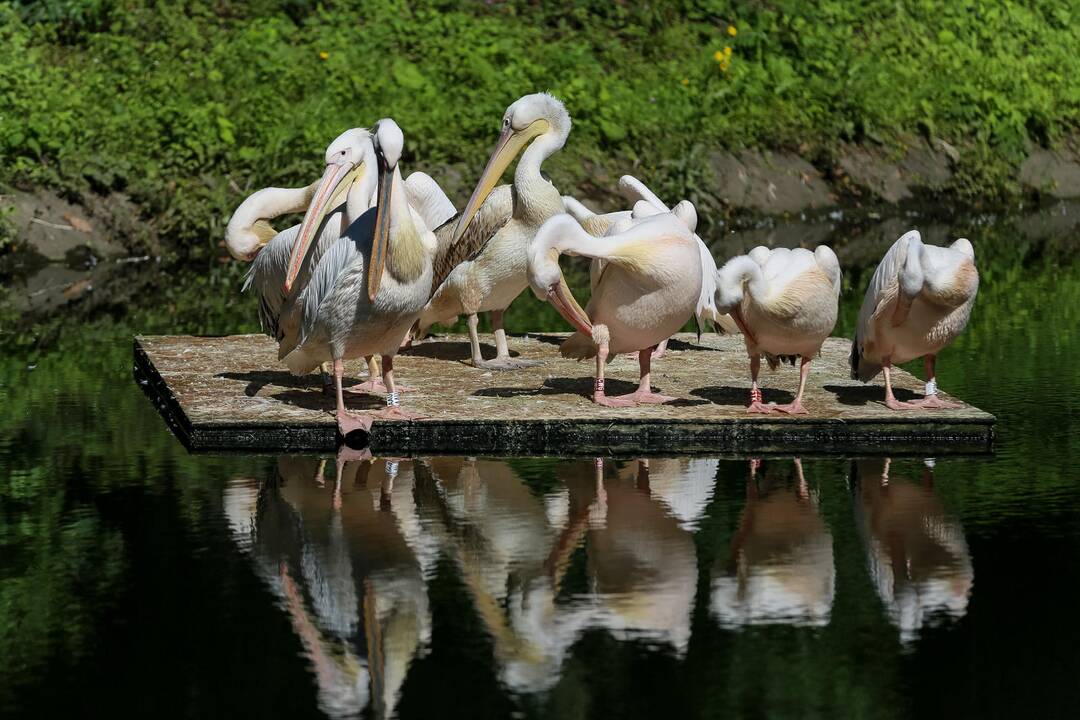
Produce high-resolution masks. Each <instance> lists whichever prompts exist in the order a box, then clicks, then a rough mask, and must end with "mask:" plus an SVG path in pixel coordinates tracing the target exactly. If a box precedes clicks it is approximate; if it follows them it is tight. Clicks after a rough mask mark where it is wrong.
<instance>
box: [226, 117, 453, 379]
mask: <svg viewBox="0 0 1080 720" xmlns="http://www.w3.org/2000/svg"><path fill="white" fill-rule="evenodd" d="M374 153H375V151H374V149H373V147H372V143H371V133H370V132H369V131H368V130H366V129H363V128H352V129H349V130H346V131H345V132H343V133H342V134H341V135H339V136H338V137H337V138H335V139H334V141H333V142H332V143H330V145H329V146H328V147H327V149H326V165H327V171H326V172H327V173H330V172H331V171H333V170H334V169H336V168H340V167H341V166H343V165H351V168H350V170H348V171H346V175H345V176H344V177H343V178H342V179H341V181H340V182H339V183H338V184H337V187H336V189H335V191H334V193H333V195H332V197H331V199H330V201H329V203H328V207H329V208H332V210H331V211H329V212H328V218H327V220H326V221H325V222H324V223H323V224H322V231H321V232H320V233H319V239H318V241H317V242H315V243H314V244H313V246H312V249H311V251H310V252H311V260H310V261H309V262H308V264H307V265H306V266H305V267H304V269H303V271H302V272H301V274H300V275H299V276H298V277H297V280H296V282H295V283H294V286H293V291H292V292H290V293H289V294H286V293H285V292H284V282H285V274H286V271H287V269H288V263H289V256H290V255H291V253H292V248H293V244H294V243H295V241H296V236H297V234H298V233H299V231H300V224H299V223H298V224H296V225H294V226H292V227H290V228H287V229H286V230H282V231H281V232H277V231H276V230H274V228H273V226H271V225H270V222H269V221H270V220H273V219H274V218H276V217H279V216H281V215H286V214H289V213H297V212H306V211H307V209H308V208H309V207H310V205H311V201H312V198H313V197H314V196H315V194H316V192H317V191H318V190H319V188H320V186H322V185H323V184H324V181H323V180H317V181H316V182H314V183H312V184H311V185H308V186H307V187H303V188H276V187H270V188H263V189H262V190H258V191H256V192H254V193H252V194H251V195H250V196H248V197H247V198H246V199H245V200H244V201H243V202H242V203H240V205H239V207H237V208H236V210H235V211H234V212H233V214H232V217H231V218H229V223H228V226H227V228H226V231H225V245H226V247H227V248H228V250H229V253H230V254H231V255H232V256H233V257H234V258H236V259H237V260H241V261H244V262H251V268H250V269H249V270H248V273H247V276H246V278H245V282H244V287H243V290H244V291H247V290H248V289H249V288H250V289H252V290H253V291H254V292H256V293H257V294H258V296H259V324H260V325H261V327H262V329H263V331H264V332H266V333H267V334H268V335H270V336H272V337H273V338H274V339H275V340H277V341H278V358H279V359H281V358H283V357H285V355H287V354H289V352H291V351H292V350H293V348H295V347H296V343H297V341H298V340H299V331H300V309H299V305H298V303H297V299H298V297H299V295H300V294H301V293H302V292H303V289H304V287H306V286H307V282H308V279H309V278H310V275H311V272H310V270H311V268H314V267H315V266H316V265H318V262H319V259H320V258H321V257H322V255H323V253H324V252H326V250H327V248H329V247H330V246H331V245H333V244H334V242H336V241H337V239H338V238H339V237H341V236H342V235H343V234H345V231H346V229H347V228H348V226H349V224H350V223H351V222H352V220H355V219H356V218H357V217H359V216H360V215H361V214H363V212H364V211H365V210H367V209H368V208H370V207H372V206H373V205H374V204H375V189H376V183H377V177H376V172H375V154H374ZM405 188H406V191H407V194H408V197H409V204H410V205H411V206H412V207H413V208H414V209H416V210H417V211H418V212H419V213H420V214H421V215H422V216H423V217H424V219H425V221H426V222H427V224H428V225H429V226H430V227H434V226H437V225H441V224H442V223H444V222H445V221H447V220H448V219H450V217H452V216H453V215H454V214H455V212H456V211H455V209H454V206H453V204H452V203H451V202H450V200H449V199H448V198H447V197H446V194H445V193H444V192H443V191H442V189H441V188H440V187H439V186H438V184H436V182H435V181H434V180H432V179H431V177H429V176H428V175H426V174H424V173H422V172H416V173H412V174H411V175H409V177H408V178H407V179H406V180H405ZM346 200H348V203H349V206H348V208H346ZM346 209H347V210H348V212H346ZM368 365H369V371H370V372H371V378H370V379H369V380H368V381H366V382H364V383H361V384H360V385H358V386H354V387H353V388H350V390H352V391H354V392H360V391H371V390H377V389H380V386H381V384H382V381H381V380H380V379H379V378H378V377H377V375H378V366H377V365H376V364H374V363H373V362H371V361H370V359H369V363H368ZM323 383H324V385H325V386H326V387H327V388H329V387H330V378H329V375H328V374H326V373H325V370H324V373H323ZM402 389H404V388H402Z"/></svg>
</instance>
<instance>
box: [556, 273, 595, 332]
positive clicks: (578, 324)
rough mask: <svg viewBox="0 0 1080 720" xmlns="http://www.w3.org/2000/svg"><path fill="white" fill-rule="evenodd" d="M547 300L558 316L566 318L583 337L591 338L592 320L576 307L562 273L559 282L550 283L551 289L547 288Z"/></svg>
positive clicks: (576, 304)
mask: <svg viewBox="0 0 1080 720" xmlns="http://www.w3.org/2000/svg"><path fill="white" fill-rule="evenodd" d="M547 299H548V302H550V303H551V304H552V305H554V306H555V309H556V310H558V311H559V314H560V315H562V316H563V317H564V318H566V321H567V322H568V323H570V324H571V325H573V326H574V327H575V328H577V329H578V330H580V331H581V332H582V333H584V334H585V335H588V336H589V337H592V320H590V319H589V316H588V315H586V314H585V311H584V310H582V309H581V306H580V305H578V301H577V300H575V299H574V295H573V293H571V292H570V288H569V287H567V286H566V280H565V279H564V278H563V277H562V273H560V274H559V282H557V283H552V285H551V287H549V288H548V292H547Z"/></svg>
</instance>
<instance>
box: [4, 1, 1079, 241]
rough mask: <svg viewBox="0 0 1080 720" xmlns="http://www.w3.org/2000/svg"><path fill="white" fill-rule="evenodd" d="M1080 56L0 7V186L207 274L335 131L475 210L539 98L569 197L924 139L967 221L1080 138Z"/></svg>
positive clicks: (923, 5) (475, 10)
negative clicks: (164, 249) (125, 222)
mask: <svg viewBox="0 0 1080 720" xmlns="http://www.w3.org/2000/svg"><path fill="white" fill-rule="evenodd" d="M1077 47H1080V10H1075V9H1074V10H1070V9H1068V8H1067V7H1064V6H1062V5H1061V4H1060V3H1054V2H1049V1H1043V0H1036V1H1034V2H1028V3H1018V2H1012V1H1009V0H1007V1H1006V2H991V1H990V0H986V1H982V0H967V1H965V2H947V1H945V0H924V1H923V2H901V3H897V2H892V1H889V2H884V1H876V0H875V1H871V2H866V3H862V4H860V5H858V6H854V5H849V4H846V3H840V2H826V3H822V4H820V5H818V6H814V5H813V4H809V3H801V2H794V1H793V0H779V1H778V2H772V3H760V2H722V1H712V2H710V1H704V2H671V3H659V2H658V3H652V4H647V5H646V4H641V5H639V4H636V3H610V2H599V1H595V0H594V1H591V2H590V1H583V2H576V3H571V4H569V5H567V4H565V3H556V2H525V1H510V2H494V3H480V2H477V3H467V4H461V5H459V4H458V3H450V2H394V1H392V0H391V1H386V2H378V3H374V2H372V3H359V2H324V3H313V2H311V3H309V2H305V1H304V0H276V1H275V0H260V1H257V2H253V3H241V2H238V1H236V0H192V1H190V2H184V3H163V2H160V3H159V2H152V1H151V0H45V1H44V2H34V3H29V2H25V3H24V2H17V3H14V4H12V3H0V184H6V185H8V186H11V185H23V186H26V185H48V186H55V187H60V188H63V189H65V190H68V191H72V192H82V191H86V190H91V191H96V192H101V193H106V192H110V191H122V192H125V193H127V194H129V195H131V196H132V197H133V198H134V199H135V201H136V202H137V203H139V204H140V206H142V207H143V208H144V209H145V213H146V217H147V219H148V220H150V221H151V222H152V227H153V230H154V232H155V234H156V235H158V236H159V237H164V238H167V239H168V243H169V244H168V249H169V250H170V251H171V252H173V253H175V254H177V255H180V256H196V257H197V256H205V255H207V254H211V253H213V252H216V247H217V243H218V241H219V239H220V237H221V234H222V230H223V225H224V222H225V220H226V219H227V216H228V213H229V212H230V210H231V209H232V208H233V207H234V206H235V205H236V204H237V203H238V202H239V200H240V199H242V197H243V196H244V193H245V192H247V191H250V190H253V189H256V188H258V187H262V186H265V185H268V184H302V183H307V182H309V181H310V180H311V179H312V178H314V177H315V176H316V174H317V173H318V171H319V170H320V165H321V163H320V158H321V154H322V149H323V148H324V147H325V145H326V143H327V142H328V140H329V139H330V138H332V137H333V136H334V135H336V134H337V133H338V132H339V131H340V130H342V129H343V128H345V127H349V126H354V125H367V124H370V123H372V122H373V121H374V120H376V119H377V118H378V117H381V116H385V115H392V116H394V117H395V118H396V119H397V120H398V122H399V123H400V124H401V125H402V127H403V129H404V130H405V132H406V137H407V147H406V161H407V162H408V163H409V165H410V166H411V167H424V168H428V169H432V170H435V171H436V172H440V171H441V172H443V173H445V172H446V168H448V167H449V168H453V169H456V170H457V171H458V172H459V174H460V175H461V176H462V179H461V180H460V183H463V184H464V185H466V186H467V185H468V184H470V183H471V182H472V181H473V180H474V179H475V177H476V175H477V174H478V172H479V169H480V167H481V165H482V163H483V161H484V159H485V157H486V155H487V152H488V151H489V149H490V146H491V144H492V142H493V139H494V137H495V135H496V132H497V130H498V121H499V119H500V117H501V113H502V111H503V109H504V108H505V106H506V105H507V104H508V103H509V102H510V101H511V100H513V99H515V98H516V97H518V96H519V95H521V94H524V93H527V92H532V91H535V90H538V89H547V90H551V91H552V92H554V93H555V94H557V95H558V96H559V97H561V98H562V99H563V100H564V101H565V102H566V104H567V106H568V108H569V110H570V112H571V114H572V116H573V118H574V121H575V126H574V131H573V133H572V134H571V138H570V141H569V143H568V145H567V147H566V149H565V150H564V151H563V152H562V153H561V154H560V155H559V156H558V157H557V159H555V160H554V161H553V162H552V163H551V167H550V173H551V175H552V177H553V178H554V180H555V181H556V182H557V183H559V184H560V186H561V187H563V188H564V190H567V191H574V190H575V189H579V188H585V187H587V185H588V183H589V182H590V178H591V176H592V174H593V172H594V170H595V168H597V167H599V168H603V169H608V170H610V171H611V172H615V173H618V172H622V171H631V170H633V171H635V172H638V173H640V174H641V175H642V176H643V177H647V178H649V179H650V182H651V183H652V184H653V185H654V186H655V187H657V188H659V189H661V190H662V191H663V192H664V193H665V194H666V195H668V196H671V197H683V196H689V197H693V198H695V199H696V200H697V201H698V202H699V204H703V205H704V206H705V210H706V211H708V210H710V209H716V208H710V202H711V200H710V185H711V184H712V182H713V179H712V177H711V175H710V171H709V169H708V164H707V159H706V155H707V152H706V151H708V150H711V149H713V148H718V147H726V148H738V147H744V146H750V147H786V148H793V149H797V150H798V151H799V152H801V153H802V154H803V155H804V156H807V157H817V158H827V157H828V156H829V155H830V153H832V152H834V151H835V148H836V147H837V144H838V143H839V142H841V141H853V142H874V143H883V144H885V145H886V146H888V145H889V144H891V143H895V142H897V141H898V138H901V137H904V136H905V135H911V134H914V135H923V136H932V137H940V138H943V139H945V140H947V141H948V142H950V143H951V144H953V145H955V146H957V147H959V148H961V151H962V152H961V154H960V160H959V166H958V172H957V173H956V175H955V178H954V180H953V183H954V186H953V190H954V191H955V193H956V194H957V195H958V196H965V195H966V196H969V197H970V196H984V197H985V196H997V197H1001V196H1002V195H1006V194H1008V193H1009V192H1010V191H1011V190H1013V189H1014V188H1013V187H1012V186H1011V184H1010V177H1011V172H1012V170H1013V169H1014V168H1015V166H1016V165H1017V163H1018V162H1019V161H1020V159H1021V158H1022V157H1023V154H1024V152H1025V149H1026V148H1027V147H1028V146H1029V145H1030V144H1031V143H1040V144H1051V145H1052V144H1053V143H1054V142H1055V141H1056V140H1057V139H1059V138H1060V137H1061V136H1062V135H1063V134H1064V133H1066V132H1068V131H1069V130H1071V129H1072V128H1074V127H1076V126H1077V124H1078V123H1080V55H1078V54H1077V53H1076V52H1075V49H1076V48H1077ZM605 181H606V182H608V183H611V182H613V181H614V178H611V179H606V180H605ZM456 199H458V200H459V202H460V199H459V198H456Z"/></svg>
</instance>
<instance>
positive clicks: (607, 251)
mask: <svg viewBox="0 0 1080 720" xmlns="http://www.w3.org/2000/svg"><path fill="white" fill-rule="evenodd" d="M562 253H568V254H573V255H582V256H584V257H590V258H594V259H599V260H603V261H604V268H603V270H602V271H601V273H600V275H599V278H598V279H596V281H595V282H594V287H593V293H592V297H591V298H590V299H589V304H588V309H587V310H582V309H581V306H580V305H578V303H577V301H576V300H575V299H574V296H573V295H572V294H571V293H570V289H569V288H568V287H567V286H566V281H565V280H564V279H563V275H562V271H561V270H560V269H559V255H560V254H562ZM528 277H529V284H530V285H531V286H532V289H533V292H534V293H535V294H536V296H537V297H538V298H540V299H541V300H547V301H548V302H550V303H551V304H552V305H554V306H555V309H556V310H558V311H559V313H560V314H561V315H562V316H563V317H564V318H566V319H567V321H569V322H570V324H571V325H572V326H574V327H575V328H576V329H577V330H578V332H576V333H574V334H573V335H571V336H570V337H569V338H567V340H566V342H564V343H563V344H562V348H561V349H560V351H561V353H562V355H563V356H564V357H572V358H578V359H584V358H590V357H594V356H595V357H596V384H595V385H594V391H593V401H594V402H596V403H597V404H600V405H606V406H608V407H632V406H634V405H637V404H638V403H663V402H668V401H669V400H674V398H671V397H668V396H666V395H659V394H656V393H654V392H652V388H651V386H650V383H649V370H650V362H651V359H652V358H651V356H652V348H653V347H654V346H656V345H657V344H658V343H659V342H660V341H661V340H664V339H665V338H668V337H670V336H671V335H672V334H673V333H675V332H676V331H677V330H678V329H679V328H681V327H682V326H683V324H684V323H685V322H686V321H687V320H688V319H689V318H690V316H691V315H692V314H693V312H694V308H695V307H696V306H697V302H698V298H699V296H700V294H701V253H700V252H699V250H698V245H697V241H695V240H694V235H693V233H691V232H690V230H689V228H688V227H687V225H686V223H685V222H683V220H680V219H679V218H678V217H676V216H675V215H673V214H671V213H663V214H660V215H656V216H653V217H649V218H645V219H643V220H641V221H640V222H638V223H637V224H636V225H633V226H632V227H630V228H629V229H627V230H625V231H624V232H621V233H618V234H616V235H608V236H605V237H602V238H596V237H593V236H592V235H589V234H588V233H587V232H585V230H583V229H582V227H581V226H580V225H579V224H578V223H577V221H575V220H574V219H573V218H572V217H570V216H569V215H560V216H557V217H554V218H552V219H551V220H549V221H548V222H547V223H545V224H544V227H542V228H541V229H540V231H539V232H538V233H537V234H536V237H535V238H533V241H532V243H531V244H530V245H529V263H528ZM630 350H636V351H638V363H639V366H640V370H641V379H640V384H639V386H638V389H637V390H636V391H635V392H633V393H630V394H629V395H625V396H621V397H608V396H607V395H605V393H604V364H605V363H606V362H607V361H608V358H609V357H612V356H613V355H615V354H618V353H622V352H627V351H630Z"/></svg>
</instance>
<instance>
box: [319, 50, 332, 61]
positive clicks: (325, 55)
mask: <svg viewBox="0 0 1080 720" xmlns="http://www.w3.org/2000/svg"><path fill="white" fill-rule="evenodd" d="M319 57H321V58H322V59H323V60H326V59H327V58H329V57H330V53H328V52H326V51H325V50H320V51H319Z"/></svg>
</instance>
